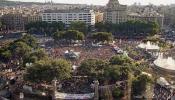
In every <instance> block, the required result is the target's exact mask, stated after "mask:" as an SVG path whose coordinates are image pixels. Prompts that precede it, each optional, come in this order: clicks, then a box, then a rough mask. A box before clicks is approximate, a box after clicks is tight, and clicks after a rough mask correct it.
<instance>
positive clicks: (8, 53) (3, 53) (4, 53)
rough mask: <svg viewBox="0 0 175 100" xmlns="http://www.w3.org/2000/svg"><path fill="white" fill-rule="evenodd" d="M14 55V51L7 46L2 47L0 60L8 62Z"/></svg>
mask: <svg viewBox="0 0 175 100" xmlns="http://www.w3.org/2000/svg"><path fill="white" fill-rule="evenodd" d="M11 57H12V53H11V51H10V50H8V49H7V48H0V61H1V62H8V61H9V60H10V59H11Z"/></svg>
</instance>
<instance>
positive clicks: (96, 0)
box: [12, 0, 175, 5]
mask: <svg viewBox="0 0 175 100" xmlns="http://www.w3.org/2000/svg"><path fill="white" fill-rule="evenodd" d="M12 1H30V2H33V1H34V2H35V1H36V2H45V0H12ZM47 1H49V0H47ZM53 2H57V3H76V4H95V5H105V4H106V3H107V2H108V0H53ZM119 2H120V3H121V4H129V5H130V4H133V3H134V2H137V3H139V2H140V3H141V4H143V5H145V4H149V3H151V4H156V5H160V4H165V5H167V4H172V3H174V4H175V0H119Z"/></svg>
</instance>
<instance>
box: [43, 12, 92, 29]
mask: <svg viewBox="0 0 175 100" xmlns="http://www.w3.org/2000/svg"><path fill="white" fill-rule="evenodd" d="M41 16H42V21H45V22H49V23H52V22H63V23H64V24H66V25H67V26H69V25H70V24H71V22H74V21H82V22H85V23H86V24H87V25H94V24H95V13H94V11H93V10H78V9H72V10H45V11H44V12H43V13H42V14H41Z"/></svg>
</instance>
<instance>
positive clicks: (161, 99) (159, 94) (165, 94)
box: [153, 84, 173, 100]
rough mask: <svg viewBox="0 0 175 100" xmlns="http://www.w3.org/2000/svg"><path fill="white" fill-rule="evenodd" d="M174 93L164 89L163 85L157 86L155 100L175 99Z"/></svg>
mask: <svg viewBox="0 0 175 100" xmlns="http://www.w3.org/2000/svg"><path fill="white" fill-rule="evenodd" d="M172 92H173V91H171V90H170V89H168V88H166V87H163V86H161V85H158V84H156V85H155V87H154V97H153V98H154V100H171V97H173V93H172Z"/></svg>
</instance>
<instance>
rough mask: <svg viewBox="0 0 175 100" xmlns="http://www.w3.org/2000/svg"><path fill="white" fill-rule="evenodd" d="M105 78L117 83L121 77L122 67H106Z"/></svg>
mask: <svg viewBox="0 0 175 100" xmlns="http://www.w3.org/2000/svg"><path fill="white" fill-rule="evenodd" d="M104 78H105V80H108V81H109V82H113V83H115V82H116V81H118V80H119V79H120V67H119V66H110V67H106V68H105V69H104Z"/></svg>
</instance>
